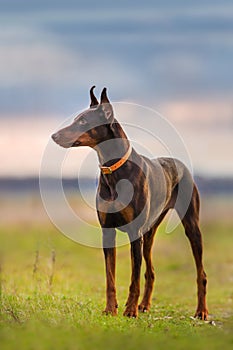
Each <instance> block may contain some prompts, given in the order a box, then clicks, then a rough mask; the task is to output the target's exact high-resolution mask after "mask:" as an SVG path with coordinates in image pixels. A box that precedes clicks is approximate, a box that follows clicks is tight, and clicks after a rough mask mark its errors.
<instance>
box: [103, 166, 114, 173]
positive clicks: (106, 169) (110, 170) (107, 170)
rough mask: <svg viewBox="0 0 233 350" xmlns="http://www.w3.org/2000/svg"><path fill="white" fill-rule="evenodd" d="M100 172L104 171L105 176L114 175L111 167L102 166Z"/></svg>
mask: <svg viewBox="0 0 233 350" xmlns="http://www.w3.org/2000/svg"><path fill="white" fill-rule="evenodd" d="M100 170H101V171H102V174H104V175H110V174H112V169H111V167H109V166H100Z"/></svg>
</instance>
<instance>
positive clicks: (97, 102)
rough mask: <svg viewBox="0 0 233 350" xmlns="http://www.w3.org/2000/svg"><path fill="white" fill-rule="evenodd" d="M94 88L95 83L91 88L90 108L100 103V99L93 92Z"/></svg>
mask: <svg viewBox="0 0 233 350" xmlns="http://www.w3.org/2000/svg"><path fill="white" fill-rule="evenodd" d="M94 88H95V85H93V86H92V87H91V89H90V98H91V104H90V108H93V107H96V106H98V104H99V101H98V100H97V98H96V97H95V95H94V92H93V90H94Z"/></svg>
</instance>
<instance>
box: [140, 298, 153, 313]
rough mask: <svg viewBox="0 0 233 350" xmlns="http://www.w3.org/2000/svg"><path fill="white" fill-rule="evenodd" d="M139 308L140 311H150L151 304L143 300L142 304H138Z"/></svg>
mask: <svg viewBox="0 0 233 350" xmlns="http://www.w3.org/2000/svg"><path fill="white" fill-rule="evenodd" d="M138 310H139V311H140V312H148V311H149V310H150V304H149V303H144V302H143V301H142V302H141V304H139V305H138Z"/></svg>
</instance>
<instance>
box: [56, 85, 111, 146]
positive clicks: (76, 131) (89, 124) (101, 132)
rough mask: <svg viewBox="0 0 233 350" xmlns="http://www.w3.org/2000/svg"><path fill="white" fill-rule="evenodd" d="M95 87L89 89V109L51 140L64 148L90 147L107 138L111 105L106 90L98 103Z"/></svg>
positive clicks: (109, 127)
mask: <svg viewBox="0 0 233 350" xmlns="http://www.w3.org/2000/svg"><path fill="white" fill-rule="evenodd" d="M94 88H95V86H92V88H91V89H90V98H91V103H90V108H88V109H87V110H85V111H84V112H82V113H80V114H79V115H78V116H77V117H76V118H75V119H74V121H73V123H72V124H71V125H69V126H67V127H65V128H63V129H61V130H59V131H57V132H56V133H55V134H53V135H52V139H53V140H54V141H55V142H56V143H57V144H58V145H60V146H62V147H64V148H69V147H78V146H90V147H95V146H96V145H97V144H98V143H100V142H102V141H104V140H107V139H108V138H109V134H110V129H111V126H112V124H113V122H114V114H113V108H112V105H111V104H110V102H109V99H108V97H107V92H106V90H107V89H106V88H104V89H103V91H102V93H101V98H100V103H99V102H98V100H97V98H96V97H95V95H94V92H93V90H94Z"/></svg>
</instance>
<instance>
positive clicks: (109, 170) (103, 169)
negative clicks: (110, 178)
mask: <svg viewBox="0 0 233 350" xmlns="http://www.w3.org/2000/svg"><path fill="white" fill-rule="evenodd" d="M131 151H132V147H131V145H130V146H129V149H128V151H127V152H126V153H125V155H124V156H123V157H122V158H121V159H120V160H118V162H116V163H114V164H113V165H111V166H103V165H100V166H99V167H100V170H101V172H102V174H104V175H110V174H112V172H113V171H115V170H117V169H119V168H120V167H121V166H122V165H123V164H125V162H126V161H127V159H128V158H129V156H130V154H131Z"/></svg>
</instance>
